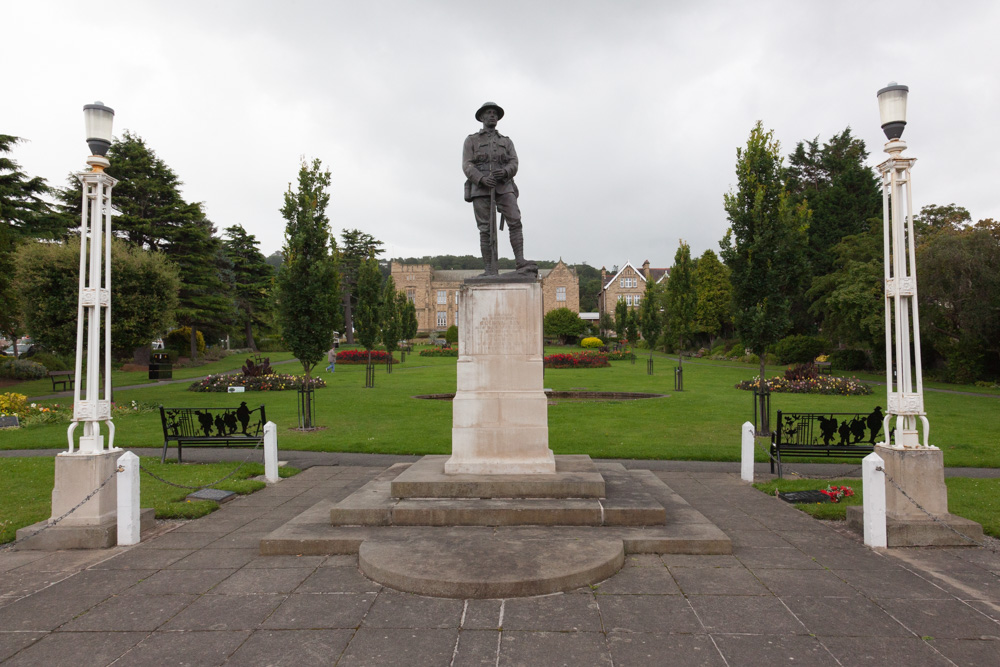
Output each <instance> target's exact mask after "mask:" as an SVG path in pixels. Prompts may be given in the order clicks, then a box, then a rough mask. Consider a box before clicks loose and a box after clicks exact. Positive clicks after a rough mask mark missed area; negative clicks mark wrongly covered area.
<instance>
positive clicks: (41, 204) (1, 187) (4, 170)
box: [0, 134, 79, 239]
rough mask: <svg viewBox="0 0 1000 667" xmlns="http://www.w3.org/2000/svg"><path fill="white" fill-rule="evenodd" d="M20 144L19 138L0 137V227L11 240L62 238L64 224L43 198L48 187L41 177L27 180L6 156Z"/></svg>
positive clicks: (14, 163)
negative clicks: (2, 227)
mask: <svg viewBox="0 0 1000 667" xmlns="http://www.w3.org/2000/svg"><path fill="white" fill-rule="evenodd" d="M22 141H23V140H22V139H21V138H20V137H14V136H11V135H9V134H0V224H2V225H3V226H5V227H6V228H7V229H8V230H9V231H10V236H11V237H12V238H15V239H17V238H35V239H59V238H63V237H65V236H66V223H65V221H64V220H63V219H60V218H59V217H58V216H57V215H56V214H55V212H54V211H53V210H52V207H51V206H50V205H49V202H48V200H46V199H45V197H46V196H47V195H50V194H52V192H53V190H52V188H50V187H49V185H48V184H47V183H46V182H45V179H44V178H42V177H41V176H32V177H29V176H28V175H27V174H25V173H24V172H23V171H21V165H20V164H18V163H17V162H16V161H15V160H13V159H12V158H10V157H8V155H9V154H11V153H12V152H13V149H14V146H16V145H17V144H19V143H21V142H22ZM77 221H79V218H77ZM77 224H79V222H77Z"/></svg>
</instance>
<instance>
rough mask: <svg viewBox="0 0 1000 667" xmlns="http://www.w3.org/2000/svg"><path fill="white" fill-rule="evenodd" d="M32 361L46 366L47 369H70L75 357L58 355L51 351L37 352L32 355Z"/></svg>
mask: <svg viewBox="0 0 1000 667" xmlns="http://www.w3.org/2000/svg"><path fill="white" fill-rule="evenodd" d="M30 360H31V361H34V362H35V363H36V364H41V365H42V366H45V370H47V371H68V370H72V366H73V363H74V362H73V359H71V358H70V357H57V356H56V355H54V354H51V353H49V352H36V353H34V354H32V355H31V359H30Z"/></svg>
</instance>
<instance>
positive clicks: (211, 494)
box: [187, 489, 236, 503]
mask: <svg viewBox="0 0 1000 667" xmlns="http://www.w3.org/2000/svg"><path fill="white" fill-rule="evenodd" d="M235 497H236V494H235V493H234V492H232V491H223V490H222V489H199V490H198V491H195V492H194V493H190V494H188V497H187V500H214V501H215V502H217V503H224V502H227V501H229V500H232V499H233V498H235Z"/></svg>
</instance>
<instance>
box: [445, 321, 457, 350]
mask: <svg viewBox="0 0 1000 667" xmlns="http://www.w3.org/2000/svg"><path fill="white" fill-rule="evenodd" d="M444 341H445V342H446V343H448V345H454V344H455V343H457V342H458V326H456V325H454V324H452V325H451V326H450V327H448V328H447V329H446V330H445V332H444Z"/></svg>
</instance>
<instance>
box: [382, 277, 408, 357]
mask: <svg viewBox="0 0 1000 667" xmlns="http://www.w3.org/2000/svg"><path fill="white" fill-rule="evenodd" d="M397 294H398V292H396V281H394V280H393V279H392V276H389V277H388V278H386V279H385V284H384V285H383V286H382V301H381V304H380V308H381V312H380V313H379V324H380V325H381V335H382V344H383V345H384V346H385V351H386V352H388V353H389V357H390V359H391V357H392V353H393V352H395V351H396V348H397V347H399V339H400V338H402V336H403V315H402V313H400V311H399V302H398V301H397V299H396V295H397ZM403 298H406V297H405V296H404V297H403ZM391 367H392V364H391V360H390V365H389V368H391Z"/></svg>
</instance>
